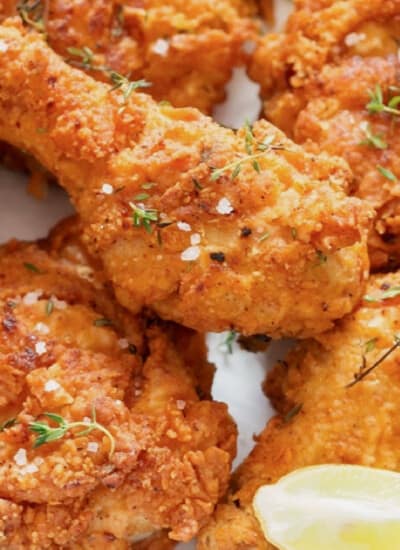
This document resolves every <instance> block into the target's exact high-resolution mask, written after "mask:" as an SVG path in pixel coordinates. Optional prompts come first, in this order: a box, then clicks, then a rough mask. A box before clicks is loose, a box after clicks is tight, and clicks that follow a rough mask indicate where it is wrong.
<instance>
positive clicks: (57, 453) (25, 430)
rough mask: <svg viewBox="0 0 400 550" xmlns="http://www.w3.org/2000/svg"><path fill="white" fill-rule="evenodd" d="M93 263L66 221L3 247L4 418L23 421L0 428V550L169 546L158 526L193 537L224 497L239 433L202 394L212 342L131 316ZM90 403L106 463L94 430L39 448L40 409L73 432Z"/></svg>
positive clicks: (0, 352)
mask: <svg viewBox="0 0 400 550" xmlns="http://www.w3.org/2000/svg"><path fill="white" fill-rule="evenodd" d="M75 223H76V222H75ZM46 249H47V251H46ZM92 267H93V266H91V265H90V260H89V259H88V256H87V254H86V253H85V252H84V251H83V249H82V246H81V244H80V243H79V238H78V240H77V235H76V231H75V229H74V226H73V222H72V221H69V222H67V223H64V224H62V225H61V226H60V227H59V228H58V229H57V230H56V231H54V232H53V234H52V236H51V238H50V240H49V241H47V242H46V243H42V245H40V246H39V245H35V244H24V243H18V242H16V241H13V242H10V243H9V244H7V245H5V246H3V247H2V248H1V249H0V281H1V289H0V369H1V377H0V378H1V381H0V396H1V397H0V421H1V423H3V422H4V421H7V420H9V419H10V418H13V417H15V418H16V423H15V425H13V426H11V427H8V428H6V429H4V430H3V431H1V430H0V441H1V445H0V487H1V489H0V510H1V514H0V515H1V538H0V547H1V548H7V549H9V548H12V549H13V550H22V549H24V550H25V549H29V550H39V549H40V550H42V549H52V550H53V549H54V550H55V549H57V548H60V547H62V548H68V549H71V550H75V549H77V548H85V549H87V550H89V549H92V548H93V549H94V548H99V547H101V546H102V544H103V545H105V544H107V547H110V548H113V549H114V548H115V549H118V550H119V549H123V550H125V549H126V550H127V549H128V548H129V545H130V543H129V541H135V540H138V541H139V540H140V539H142V538H146V537H147V536H149V535H151V534H153V533H154V537H152V538H151V539H149V540H148V541H147V542H148V544H149V546H148V548H154V549H157V550H158V548H168V544H167V542H166V539H165V536H164V535H163V534H162V533H161V530H165V533H167V532H168V534H169V537H170V538H172V539H174V540H189V539H190V538H192V537H193V536H195V534H196V532H197V531H198V529H199V527H201V525H203V524H204V522H205V521H206V519H207V518H208V517H209V516H210V514H211V513H212V510H213V508H214V506H215V504H216V502H217V501H218V499H219V497H220V495H221V494H222V493H223V491H224V490H225V489H226V485H227V482H228V478H229V470H230V464H231V460H232V457H233V455H234V453H235V442H236V430H235V427H234V425H233V422H232V421H231V419H230V417H229V415H228V413H227V408H226V406H225V405H222V404H218V403H212V402H211V401H201V400H200V399H199V397H198V394H197V390H196V388H197V387H198V386H201V385H204V387H205V390H204V391H203V393H205V391H206V389H207V387H208V383H209V374H208V372H209V368H208V367H207V364H206V359H205V353H204V343H203V344H201V342H200V340H199V336H198V335H196V334H194V333H192V332H191V331H189V330H187V329H183V328H181V327H180V328H176V327H175V326H173V325H168V324H165V323H164V324H162V323H160V322H159V321H158V320H156V319H155V318H154V316H153V317H152V318H147V319H146V318H143V319H138V318H135V317H133V316H132V315H130V314H129V313H127V312H126V311H124V310H123V309H122V308H121V307H119V306H117V305H116V304H115V302H114V300H113V297H112V294H111V293H109V292H107V291H106V290H105V289H104V287H103V285H102V282H101V278H100V277H99V276H98V274H97V272H96V274H93V271H92ZM49 303H51V307H50V308H49ZM111 323H112V325H111ZM182 339H183V340H184V341H185V342H186V345H187V347H188V349H196V350H197V353H198V356H197V358H196V361H195V362H193V361H192V362H190V361H186V358H185V355H184V354H183V353H181V352H180V351H179V350H180V349H181V348H182V346H183V344H182V343H181V340H182ZM175 343H176V344H175ZM128 344H130V345H129V347H128ZM202 363H203V364H204V366H203V367H202V368H200V374H198V373H197V372H195V370H194V369H195V368H196V367H197V366H198V365H199V366H201V364H202ZM203 373H207V374H206V375H204V374H203ZM199 378H200V379H199ZM93 407H94V408H95V411H96V417H97V421H98V422H99V423H100V424H101V425H102V426H104V427H105V428H107V429H108V430H109V432H110V433H111V434H112V436H113V438H114V440H115V445H116V447H115V452H114V453H113V454H112V456H110V455H109V453H110V450H111V446H110V440H109V439H108V437H107V436H105V435H104V434H103V433H102V432H101V431H99V430H94V431H92V432H91V433H90V434H88V435H79V429H76V430H74V431H73V432H70V431H69V432H67V434H66V435H65V436H64V437H63V438H62V439H60V440H57V441H54V442H52V443H46V444H44V445H42V446H40V447H38V448H37V449H34V448H33V442H34V439H35V434H34V433H33V432H32V431H31V430H30V429H29V424H30V423H31V422H33V421H34V420H35V419H38V420H40V421H46V418H45V417H44V416H43V413H45V412H51V413H56V414H59V415H61V416H62V417H64V418H65V419H66V420H68V421H69V422H73V421H74V422H76V421H82V420H83V419H84V418H86V417H90V416H91V414H92V411H93ZM50 423H51V422H50ZM143 544H144V543H143ZM142 547H143V546H142ZM139 548H140V546H139Z"/></svg>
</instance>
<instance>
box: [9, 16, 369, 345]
mask: <svg viewBox="0 0 400 550" xmlns="http://www.w3.org/2000/svg"><path fill="white" fill-rule="evenodd" d="M0 40H1V42H0V43H1V44H2V45H3V46H2V50H3V51H2V52H1V54H0V71H1V73H2V79H1V82H0V138H2V139H4V140H6V141H8V142H10V143H12V144H13V145H15V146H18V147H21V148H23V149H25V150H28V151H30V152H31V153H33V154H34V155H35V156H36V157H37V158H38V159H39V160H40V162H41V163H42V164H43V165H44V166H46V167H47V168H48V169H49V170H50V171H52V172H53V173H54V174H55V175H56V176H57V178H58V179H59V181H60V183H61V185H62V186H63V187H64V188H65V189H66V190H67V191H68V192H69V194H70V196H71V198H72V200H73V202H74V204H75V206H76V208H77V210H78V212H79V213H80V215H81V217H82V220H83V226H84V231H85V238H86V241H87V243H88V245H89V247H90V249H91V251H92V253H93V254H94V255H95V256H96V257H97V258H101V259H102V262H103V265H104V269H105V272H106V275H107V278H108V279H109V280H110V281H112V282H113V286H114V289H115V292H116V295H117V299H118V300H119V301H120V303H122V304H123V305H125V306H126V307H127V308H129V309H130V310H131V311H133V312H134V313H135V312H138V311H139V310H140V309H141V308H142V307H143V306H146V305H148V306H151V307H152V308H154V310H155V311H156V312H157V313H158V314H160V316H161V317H163V318H166V319H171V320H174V321H176V322H179V323H181V324H183V325H186V326H189V327H192V328H196V329H198V330H203V331H205V330H215V331H221V330H224V329H234V328H235V329H237V330H238V331H239V332H241V333H244V334H261V333H267V334H269V335H270V336H271V337H279V336H281V335H283V334H285V335H296V336H300V337H303V336H306V335H309V334H313V333H316V332H321V331H323V330H326V329H327V328H328V327H330V326H331V325H332V322H333V320H334V319H337V318H339V317H342V316H343V315H344V314H345V313H347V312H348V311H350V310H351V309H352V308H353V307H354V305H355V304H356V303H357V301H358V300H359V298H360V296H361V293H362V289H363V282H364V280H365V278H366V276H367V267H368V265H367V255H366V246H365V240H366V232H367V228H368V225H369V219H370V217H371V215H372V214H371V212H370V210H369V209H368V208H366V207H364V206H363V205H362V203H361V202H360V201H358V200H357V199H353V198H348V197H347V196H346V193H345V188H346V186H347V184H348V174H349V173H348V168H347V166H346V165H345V163H342V162H341V161H339V160H336V159H331V158H330V157H327V156H324V155H322V156H321V157H317V156H315V155H307V154H304V152H303V150H302V149H301V148H300V147H298V146H296V145H294V144H293V143H292V142H291V141H289V140H287V139H286V138H285V136H284V135H283V134H282V133H281V132H279V131H277V130H276V129H275V128H273V127H272V126H270V125H269V124H267V123H265V122H262V123H259V124H257V125H255V126H254V128H253V129H250V128H245V129H242V130H241V131H240V132H239V133H237V134H236V133H234V132H232V131H231V130H228V129H226V128H221V127H219V126H218V125H216V124H215V123H213V122H212V121H211V120H210V119H209V118H207V117H204V116H203V115H201V114H200V113H199V112H198V111H196V110H193V109H174V108H172V107H169V106H158V105H156V104H155V103H154V102H153V101H152V100H151V98H149V97H148V96H146V95H143V94H139V93H132V94H131V95H130V97H129V98H128V99H127V101H124V98H123V94H121V93H120V91H118V90H115V91H114V92H110V88H109V86H107V85H105V84H102V83H100V82H96V81H94V80H93V79H91V78H90V77H88V76H87V75H85V74H83V73H82V72H81V71H78V70H76V69H73V68H71V67H69V66H68V65H66V64H65V63H64V62H63V61H62V60H61V59H60V58H59V57H58V56H57V55H56V54H54V53H53V52H52V51H51V50H50V49H49V48H48V46H47V45H46V43H45V42H44V41H43V40H42V39H41V38H40V36H38V35H37V34H36V33H27V32H25V31H24V30H23V29H21V26H20V25H19V24H18V23H16V22H12V21H9V22H8V23H7V24H5V25H4V26H2V27H1V30H0Z"/></svg>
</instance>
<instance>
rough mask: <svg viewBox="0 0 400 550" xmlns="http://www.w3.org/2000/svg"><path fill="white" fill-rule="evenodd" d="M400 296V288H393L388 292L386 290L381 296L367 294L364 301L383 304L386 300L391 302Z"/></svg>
mask: <svg viewBox="0 0 400 550" xmlns="http://www.w3.org/2000/svg"><path fill="white" fill-rule="evenodd" d="M397 296H400V286H392V287H391V288H389V289H388V290H384V291H383V292H382V294H381V295H380V296H371V295H370V294H366V295H365V296H364V300H365V301H366V302H383V301H384V300H390V299H391V298H396V297H397Z"/></svg>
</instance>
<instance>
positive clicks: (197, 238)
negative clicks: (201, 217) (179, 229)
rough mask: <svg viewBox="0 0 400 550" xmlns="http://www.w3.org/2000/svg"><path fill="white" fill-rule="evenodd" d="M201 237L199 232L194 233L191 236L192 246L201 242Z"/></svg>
mask: <svg viewBox="0 0 400 550" xmlns="http://www.w3.org/2000/svg"><path fill="white" fill-rule="evenodd" d="M200 241H201V237H200V234H199V233H193V235H191V236H190V244H191V245H192V246H195V245H196V244H200Z"/></svg>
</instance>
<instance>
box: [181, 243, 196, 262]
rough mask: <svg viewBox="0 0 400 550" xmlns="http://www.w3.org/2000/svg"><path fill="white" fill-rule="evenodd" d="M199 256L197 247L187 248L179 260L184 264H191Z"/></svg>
mask: <svg viewBox="0 0 400 550" xmlns="http://www.w3.org/2000/svg"><path fill="white" fill-rule="evenodd" d="M199 256H200V248H199V247H198V246H189V248H187V249H186V250H184V251H183V252H182V254H181V260H183V261H184V262H192V261H194V260H197V258H198V257H199Z"/></svg>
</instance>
